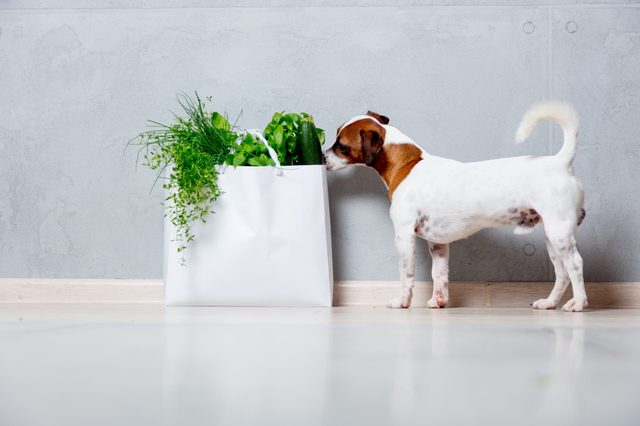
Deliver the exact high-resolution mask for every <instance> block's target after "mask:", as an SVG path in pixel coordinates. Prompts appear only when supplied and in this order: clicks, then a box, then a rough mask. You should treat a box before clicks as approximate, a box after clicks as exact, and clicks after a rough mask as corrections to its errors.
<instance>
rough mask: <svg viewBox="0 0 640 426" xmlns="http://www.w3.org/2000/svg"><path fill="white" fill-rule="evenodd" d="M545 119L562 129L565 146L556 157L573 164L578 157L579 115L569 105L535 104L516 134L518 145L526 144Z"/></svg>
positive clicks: (549, 102) (556, 103)
mask: <svg viewBox="0 0 640 426" xmlns="http://www.w3.org/2000/svg"><path fill="white" fill-rule="evenodd" d="M545 119H551V120H553V121H555V122H557V123H558V124H560V126H561V127H562V131H563V133H564V144H563V145H562V149H560V152H558V153H557V154H556V155H555V156H556V158H558V159H559V160H560V161H562V162H564V163H566V164H569V163H571V161H572V160H573V157H574V156H575V155H576V146H577V145H578V140H577V137H578V113H577V112H576V110H575V109H573V107H572V106H571V105H569V104H565V103H562V102H557V101H547V102H540V103H537V104H534V105H533V106H532V107H531V108H529V111H527V112H526V113H525V114H524V117H522V121H520V126H518V131H517V132H516V143H522V142H524V141H525V140H526V139H527V138H528V137H529V136H530V135H531V132H532V131H533V129H534V128H535V127H536V125H537V124H538V123H539V122H540V121H542V120H545Z"/></svg>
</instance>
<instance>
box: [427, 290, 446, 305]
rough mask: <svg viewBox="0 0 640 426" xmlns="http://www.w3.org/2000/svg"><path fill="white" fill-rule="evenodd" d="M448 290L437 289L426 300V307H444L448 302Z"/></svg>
mask: <svg viewBox="0 0 640 426" xmlns="http://www.w3.org/2000/svg"><path fill="white" fill-rule="evenodd" d="M447 293H448V291H445V290H443V289H441V288H439V289H437V290H436V292H435V294H434V295H433V297H432V298H431V299H429V300H428V301H427V308H444V307H446V306H447V304H448V303H449V295H448V294H447Z"/></svg>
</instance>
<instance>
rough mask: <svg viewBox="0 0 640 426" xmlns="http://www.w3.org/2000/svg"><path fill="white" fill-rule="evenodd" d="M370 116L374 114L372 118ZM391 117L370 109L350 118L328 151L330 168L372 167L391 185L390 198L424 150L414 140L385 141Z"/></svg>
mask: <svg viewBox="0 0 640 426" xmlns="http://www.w3.org/2000/svg"><path fill="white" fill-rule="evenodd" d="M369 117H371V118H369ZM381 123H383V124H387V123H389V119H388V118H387V117H385V116H383V115H380V114H376V113H375V112H371V111H369V112H368V113H367V115H366V116H364V115H363V116H359V117H356V118H355V119H352V120H350V121H347V122H346V123H345V124H343V125H342V126H340V127H339V128H338V130H337V135H336V141H335V143H334V144H333V146H331V148H329V150H328V151H327V152H326V153H325V159H326V164H327V168H328V169H329V170H336V169H340V168H342V167H345V166H348V165H350V164H363V165H366V166H370V167H373V168H374V169H376V171H377V172H378V173H379V174H380V176H382V178H383V179H384V181H385V182H386V183H387V186H388V187H389V198H391V196H392V195H393V192H394V191H395V189H396V188H397V187H398V185H400V183H401V182H402V181H403V180H404V178H405V177H406V176H407V175H408V174H409V172H410V171H411V169H413V167H414V166H415V165H416V164H417V163H418V162H419V161H420V160H422V150H421V149H420V148H419V147H418V146H416V145H414V144H412V143H391V144H388V145H385V143H384V140H385V136H386V129H385V127H384V126H383V124H381Z"/></svg>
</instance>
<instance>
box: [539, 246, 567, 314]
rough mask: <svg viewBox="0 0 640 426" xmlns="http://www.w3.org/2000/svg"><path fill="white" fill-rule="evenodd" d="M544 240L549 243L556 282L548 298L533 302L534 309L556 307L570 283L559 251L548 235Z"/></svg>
mask: <svg viewBox="0 0 640 426" xmlns="http://www.w3.org/2000/svg"><path fill="white" fill-rule="evenodd" d="M544 241H545V243H546V245H547V251H548V252H549V258H550V259H551V263H553V270H554V272H555V275H556V282H555V284H554V286H553V289H552V290H551V293H550V294H549V296H548V297H547V298H546V299H539V300H536V301H535V302H533V303H532V304H531V306H532V307H533V309H555V308H556V306H558V303H559V302H560V299H561V298H562V295H563V294H564V292H565V291H566V290H567V287H568V286H569V283H570V280H569V274H567V270H566V269H565V268H564V263H563V262H562V260H561V259H560V257H559V256H558V253H557V252H556V250H555V249H554V248H553V245H552V244H551V243H550V242H549V239H548V238H547V237H545V239H544Z"/></svg>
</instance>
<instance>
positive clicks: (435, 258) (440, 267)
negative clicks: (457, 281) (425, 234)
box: [427, 242, 449, 308]
mask: <svg viewBox="0 0 640 426" xmlns="http://www.w3.org/2000/svg"><path fill="white" fill-rule="evenodd" d="M429 253H431V277H432V278H433V295H432V296H431V299H429V300H428V301H427V307H429V308H444V307H445V306H447V304H448V303H449V244H436V243H432V242H429Z"/></svg>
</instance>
